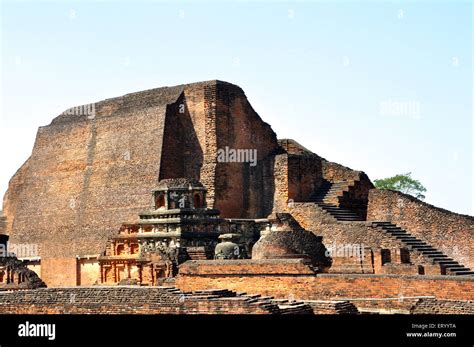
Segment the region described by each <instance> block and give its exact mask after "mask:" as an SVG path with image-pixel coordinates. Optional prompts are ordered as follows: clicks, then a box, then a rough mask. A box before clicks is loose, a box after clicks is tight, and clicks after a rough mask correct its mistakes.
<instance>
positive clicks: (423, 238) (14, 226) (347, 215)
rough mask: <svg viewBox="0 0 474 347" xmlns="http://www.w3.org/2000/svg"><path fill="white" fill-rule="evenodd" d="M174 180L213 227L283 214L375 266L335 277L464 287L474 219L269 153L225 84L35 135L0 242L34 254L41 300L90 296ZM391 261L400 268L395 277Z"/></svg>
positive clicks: (108, 108) (134, 97)
mask: <svg viewBox="0 0 474 347" xmlns="http://www.w3.org/2000/svg"><path fill="white" fill-rule="evenodd" d="M90 111H92V112H90ZM223 148H230V149H240V150H252V151H256V152H255V153H256V155H257V162H256V165H252V164H251V163H249V162H222V161H220V160H218V151H219V150H221V149H223ZM173 178H187V179H191V180H196V181H199V182H201V183H202V184H203V185H204V186H205V188H206V189H207V196H206V202H207V206H208V207H209V208H214V209H218V210H219V211H220V213H221V214H220V215H221V217H223V218H237V219H242V218H245V219H257V218H265V217H267V216H268V215H270V214H271V213H272V212H283V213H291V215H292V216H293V217H294V218H295V220H297V221H298V223H300V224H301V226H302V227H304V228H305V229H307V230H310V231H312V232H314V233H316V235H318V236H322V237H323V242H324V243H325V244H326V245H329V244H332V243H335V242H336V243H346V244H347V243H364V245H365V247H367V249H369V252H371V254H372V256H371V257H368V258H367V259H368V263H363V264H361V263H360V262H359V263H356V265H354V264H353V263H351V264H345V263H343V262H344V261H345V260H344V261H342V263H341V262H339V263H338V259H336V258H334V259H333V260H334V261H333V268H332V269H333V271H349V272H362V273H399V272H403V271H405V272H407V273H408V272H411V273H418V272H420V273H421V270H419V269H421V268H422V269H423V271H425V272H423V273H428V272H429V271H431V272H432V273H434V274H439V273H443V274H449V273H450V271H451V272H452V273H453V274H468V275H469V274H470V273H471V272H470V271H469V269H467V268H464V267H463V266H461V265H460V264H459V263H457V262H456V261H454V260H460V261H462V262H463V263H464V264H466V265H468V266H471V267H473V266H474V261H473V258H472V254H473V251H474V249H473V247H474V246H473V245H474V242H472V241H473V239H474V237H473V232H474V229H473V226H474V223H473V220H474V219H473V218H472V217H470V216H461V215H457V214H454V213H451V212H449V211H445V210H441V209H436V208H434V207H433V206H430V205H427V204H424V203H422V202H420V201H418V200H416V199H415V200H412V199H411V198H409V197H406V196H404V195H403V194H402V195H400V194H399V193H396V192H383V191H378V190H375V189H373V185H372V183H371V181H370V179H369V178H368V177H367V175H366V174H365V173H363V172H361V171H354V170H351V169H349V168H347V167H344V166H342V165H339V164H336V163H332V162H329V161H327V160H325V159H323V158H321V157H319V156H318V155H316V154H314V153H313V152H311V151H309V150H308V149H306V148H304V147H303V146H301V145H300V144H298V143H297V142H295V141H293V140H277V137H276V134H275V133H274V132H273V130H272V129H271V127H270V126H269V125H268V124H267V123H265V122H264V121H263V120H262V119H261V118H260V117H259V115H258V114H257V113H256V112H255V111H254V110H253V108H252V106H251V105H250V103H249V102H248V100H247V98H246V96H245V94H244V92H243V91H242V89H241V88H239V87H238V86H235V85H233V84H230V83H227V82H222V81H208V82H200V83H193V84H186V85H180V86H175V87H164V88H157V89H151V90H147V91H142V92H138V93H132V94H127V95H124V96H121V97H117V98H112V99H107V100H104V101H100V102H98V103H96V104H93V107H89V106H79V107H76V108H73V109H72V112H65V113H64V114H61V115H60V116H58V117H56V118H55V119H53V121H52V122H51V124H50V125H48V126H44V127H40V128H39V130H38V133H37V136H36V142H35V145H34V148H33V151H32V154H31V156H30V158H28V160H27V161H26V162H25V163H24V164H23V165H22V167H21V168H20V169H19V170H18V171H17V173H16V174H15V175H14V176H13V178H12V179H11V181H10V184H9V187H8V191H7V193H6V195H5V197H4V201H3V214H4V216H5V218H6V224H5V228H4V229H5V231H6V234H8V235H9V237H10V242H12V243H34V244H38V245H39V249H40V254H39V256H40V258H41V270H40V276H41V278H42V279H43V280H44V281H45V282H46V283H47V284H48V286H69V285H77V284H81V285H82V284H92V283H94V281H96V280H97V274H98V273H99V267H98V266H99V265H98V260H97V259H98V258H99V256H100V255H101V254H102V252H103V251H104V249H105V246H106V243H107V240H108V239H109V238H110V237H112V236H113V235H115V234H116V233H117V230H119V228H120V226H121V225H122V223H137V222H138V216H139V213H140V212H141V211H143V210H146V209H147V208H148V207H149V206H150V204H151V203H152V202H151V201H150V191H151V189H152V188H154V187H155V186H156V185H157V184H158V182H159V181H160V180H163V179H173ZM400 201H402V202H403V204H401V203H400ZM427 211H429V213H427ZM428 215H430V216H431V217H430V219H429V220H427V219H426V218H425V216H428ZM368 221H373V222H370V223H369V222H368ZM381 221H382V223H377V222H381ZM448 221H449V223H448ZM391 223H393V224H391ZM401 227H404V228H405V229H406V230H405V229H401ZM446 235H452V236H453V237H450V238H447V237H446ZM444 246H446V247H445V248H446V249H443V252H444V253H443V252H441V251H439V250H438V249H435V248H434V247H437V248H441V247H444ZM390 249H391V250H392V257H391V258H390V257H386V256H385V255H386V254H387V252H385V251H386V250H390ZM400 249H404V250H406V249H408V250H409V251H410V252H409V253H410V255H411V263H410V261H409V262H408V263H410V264H408V263H407V260H406V259H407V258H406V257H402V256H399V257H398V258H400V259H401V258H403V259H401V260H400V259H399V260H400V261H399V262H398V263H399V264H395V263H396V261H395V260H396V258H397V256H396V255H400V254H402V253H403V252H399V250H400ZM403 254H404V253H403ZM387 259H388V260H387ZM392 263H393V264H392ZM387 264H389V265H390V266H386V265H387ZM420 264H422V265H420ZM384 265H385V266H384ZM351 266H356V268H351ZM420 266H421V267H420ZM337 269H339V270H337ZM448 270H449V271H448Z"/></svg>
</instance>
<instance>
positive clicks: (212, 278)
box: [175, 260, 474, 306]
mask: <svg viewBox="0 0 474 347" xmlns="http://www.w3.org/2000/svg"><path fill="white" fill-rule="evenodd" d="M300 261H301V260H300ZM245 262H248V263H247V264H246V263H245ZM285 262H286V261H285ZM285 262H280V264H278V262H274V263H271V262H268V263H265V264H263V263H258V262H257V264H258V265H259V267H257V266H256V265H257V264H254V263H255V261H253V260H250V261H227V262H226V263H225V264H224V263H221V264H213V262H212V261H194V262H187V263H184V264H183V265H181V267H180V274H179V276H178V277H177V279H176V282H175V285H176V286H177V287H178V288H180V289H181V290H184V291H186V290H198V289H210V288H226V289H229V290H234V291H241V292H252V293H260V294H262V295H271V296H274V297H276V298H288V297H289V296H291V297H294V298H295V299H298V300H320V299H325V300H336V299H338V300H341V299H345V300H350V299H352V298H358V299H361V298H380V299H383V298H401V297H415V296H433V297H435V298H437V299H451V300H474V278H472V277H471V278H468V277H465V278H460V277H454V276H449V277H448V276H417V275H414V276H400V275H365V274H310V273H308V270H307V269H305V268H304V267H298V268H297V267H296V266H295V265H291V267H292V269H291V270H290V268H289V266H290V265H289V264H291V263H286V265H284V264H285ZM294 264H297V262H295V263H294ZM256 269H258V270H256ZM358 305H362V306H367V305H368V306H373V305H374V303H373V302H370V301H365V302H364V301H362V302H359V303H358ZM375 305H378V304H377V303H375Z"/></svg>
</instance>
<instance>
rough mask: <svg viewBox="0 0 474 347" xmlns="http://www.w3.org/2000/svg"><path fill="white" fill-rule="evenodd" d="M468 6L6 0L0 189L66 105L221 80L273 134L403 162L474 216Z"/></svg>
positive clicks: (439, 200) (346, 155)
mask: <svg viewBox="0 0 474 347" xmlns="http://www.w3.org/2000/svg"><path fill="white" fill-rule="evenodd" d="M472 15H473V10H472V3H471V2H470V1H438V2H426V1H424V2H421V1H419V2H416V1H402V2H394V1H392V2H385V1H378V2H376V1H372V2H368V1H344V2H343V1H338V2H335V3H330V2H311V1H304V2H292V3H286V2H275V1H261V2H249V1H227V2H226V3H225V4H221V3H219V2H204V1H192V2H176V3H172V2H164V1H144V2H137V1H119V2H112V1H107V2H95V1H87V2H65V1H49V2H41V1H26V2H15V1H2V6H1V23H0V30H1V55H0V57H1V65H0V66H1V69H0V72H1V88H2V89H1V92H0V97H1V100H0V102H1V115H0V126H1V128H0V148H1V154H2V167H1V170H0V194H1V195H3V193H4V191H5V190H6V187H7V184H8V180H9V179H10V177H11V176H12V175H13V174H14V172H15V171H16V170H17V169H18V168H19V167H20V165H21V164H22V163H23V162H24V161H25V160H26V158H27V157H28V155H29V154H30V152H31V149H32V147H33V143H34V139H35V134H36V130H37V127H38V126H41V125H46V124H49V122H50V121H51V119H52V118H53V117H55V116H56V115H58V114H59V113H61V112H62V111H64V110H65V109H67V108H68V107H71V106H74V105H80V104H84V103H89V102H95V101H99V100H102V99H105V98H108V97H114V96H119V95H122V94H125V93H129V92H134V91H139V90H143V89H149V88H155V87H160V86H166V85H176V84H182V83H189V82H196V81H201V80H210V79H221V80H224V81H229V82H232V83H235V84H237V85H239V86H241V87H242V88H243V89H244V91H245V92H246V94H247V96H248V98H249V100H250V102H251V103H252V105H253V106H254V108H255V109H256V111H257V112H258V113H259V114H260V116H261V117H262V118H263V119H264V120H265V121H266V122H268V123H270V124H271V125H272V127H273V129H274V130H275V132H276V133H277V135H278V137H280V138H285V137H288V138H293V139H295V140H297V141H298V142H300V143H301V144H303V145H304V146H306V147H307V148H309V149H311V150H312V151H314V152H315V153H317V154H319V155H321V156H323V157H325V158H327V159H329V160H331V161H336V162H338V163H341V164H343V165H346V166H349V167H351V168H353V169H358V170H363V171H365V172H366V173H367V174H368V175H369V177H370V178H371V179H376V178H382V177H387V176H391V175H394V174H398V173H404V172H410V171H411V172H412V175H413V176H414V177H415V178H417V179H419V180H420V181H421V182H422V183H423V184H424V185H425V186H426V187H427V189H428V192H427V194H426V201H427V202H429V203H431V204H434V205H437V206H440V207H443V208H446V209H449V210H452V211H455V212H459V213H468V214H471V215H472V214H474V212H473V196H474V191H473V182H472V181H473V122H472V114H473V113H472V99H473V90H472V80H473V71H472V31H473V30H472ZM390 100H391V101H392V103H398V105H408V104H409V105H416V106H417V107H418V108H417V110H419V111H418V112H414V113H413V112H412V113H410V112H401V113H400V112H399V113H397V112H396V110H394V109H392V110H391V111H390V110H389V111H387V110H382V109H381V103H384V102H387V101H390Z"/></svg>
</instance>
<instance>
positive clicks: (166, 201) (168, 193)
mask: <svg viewBox="0 0 474 347" xmlns="http://www.w3.org/2000/svg"><path fill="white" fill-rule="evenodd" d="M206 193H207V191H206V188H205V187H204V186H203V185H202V183H200V182H199V181H196V180H193V179H188V178H169V179H163V180H161V181H160V182H159V183H158V186H157V187H156V188H155V189H153V191H152V195H153V206H154V208H155V210H159V209H164V210H173V209H185V208H190V209H202V208H206V207H207V205H206Z"/></svg>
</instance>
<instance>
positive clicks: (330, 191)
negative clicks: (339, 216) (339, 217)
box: [310, 180, 353, 205]
mask: <svg viewBox="0 0 474 347" xmlns="http://www.w3.org/2000/svg"><path fill="white" fill-rule="evenodd" d="M352 183H353V182H349V181H341V182H334V183H331V182H329V181H326V180H325V181H324V182H323V184H322V185H321V187H320V188H319V189H318V190H317V191H316V192H314V193H313V194H312V195H311V196H310V201H313V202H316V203H322V204H330V205H337V204H338V202H339V200H338V197H339V196H340V195H343V194H344V192H348V191H349V186H350V185H351V184H352Z"/></svg>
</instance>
